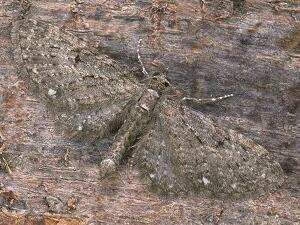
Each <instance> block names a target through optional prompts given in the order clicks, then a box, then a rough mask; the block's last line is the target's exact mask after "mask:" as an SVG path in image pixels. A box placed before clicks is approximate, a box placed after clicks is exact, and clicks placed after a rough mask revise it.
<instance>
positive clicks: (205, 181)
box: [133, 98, 283, 197]
mask: <svg viewBox="0 0 300 225" xmlns="http://www.w3.org/2000/svg"><path fill="white" fill-rule="evenodd" d="M153 117H154V119H153V123H152V125H151V126H149V128H148V131H147V132H146V134H145V135H144V136H143V138H141V140H140V141H139V142H138V143H137V148H136V150H135V154H134V158H133V160H134V161H135V163H136V164H137V165H138V167H139V168H140V169H141V171H142V174H143V176H144V177H146V178H147V180H148V181H150V182H151V184H152V186H153V187H155V188H156V189H157V190H158V191H159V192H162V193H165V194H175V195H176V194H182V193H190V192H192V193H198V192H203V193H206V194H208V195H212V196H220V197H221V196H236V197H239V196H240V195H247V194H251V193H260V192H263V191H267V190H274V189H276V188H277V187H278V186H280V185H281V184H282V182H283V171H282V169H281V167H280V165H279V164H278V163H277V162H275V161H273V160H272V159H271V158H270V156H269V153H268V152H267V151H266V150H265V149H264V148H263V147H261V146H260V145H258V144H256V143H254V142H253V141H251V140H249V139H248V138H245V137H244V136H243V135H241V134H238V133H236V132H234V131H231V130H223V129H221V128H219V127H217V126H216V125H215V124H214V123H213V122H212V121H211V120H210V119H209V118H207V117H206V116H205V115H204V114H202V113H199V112H195V111H192V110H191V109H189V108H187V107H185V106H181V104H180V102H179V101H178V100H174V99H173V100H172V99H167V98H162V100H161V101H160V102H159V103H158V105H157V107H156V109H155V112H154V114H153Z"/></svg>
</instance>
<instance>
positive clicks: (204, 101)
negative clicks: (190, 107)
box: [181, 94, 233, 105]
mask: <svg viewBox="0 0 300 225" xmlns="http://www.w3.org/2000/svg"><path fill="white" fill-rule="evenodd" d="M230 97H233V94H229V95H224V96H221V97H215V98H204V99H201V98H187V97H184V98H182V100H181V101H182V102H194V103H197V104H199V105H204V104H211V103H216V102H220V101H223V100H224V99H227V98H230Z"/></svg>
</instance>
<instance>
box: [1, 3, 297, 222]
mask: <svg viewBox="0 0 300 225" xmlns="http://www.w3.org/2000/svg"><path fill="white" fill-rule="evenodd" d="M22 2H23V3H24V4H25V3H26V1H22ZM30 2H31V8H30V10H29V11H28V15H27V16H28V17H30V18H40V19H44V20H47V21H49V22H54V23H56V24H58V25H61V26H65V27H66V28H67V29H70V30H74V31H76V30H79V31H80V32H74V33H75V34H76V35H78V36H81V37H82V38H86V39H87V40H88V41H89V42H90V43H91V44H94V45H95V43H96V44H97V45H96V46H97V47H98V48H99V49H100V50H102V51H103V52H105V53H107V54H109V55H110V56H112V57H114V58H116V59H120V60H122V61H123V62H126V63H128V64H131V65H134V66H139V65H138V62H137V59H136V45H137V42H138V40H139V38H143V40H144V41H145V44H144V47H143V48H142V50H141V54H142V57H143V59H144V61H145V64H146V65H145V66H146V68H147V69H148V71H151V72H154V71H157V70H161V69H165V68H166V67H168V68H169V78H170V80H171V81H172V82H173V83H175V84H176V85H177V86H178V88H180V89H181V90H183V91H184V92H185V93H187V95H190V96H192V97H209V96H216V95H217V96H218V95H223V94H228V93H232V92H233V93H235V94H236V95H237V96H238V97H237V98H236V101H234V102H233V103H232V104H230V105H220V106H212V107H207V108H205V109H203V108H201V109H199V110H202V111H203V112H205V113H208V114H210V115H212V116H213V117H214V119H215V120H216V121H219V123H221V124H222V125H223V126H225V127H230V128H233V129H235V130H238V131H240V132H242V133H243V134H244V135H246V136H248V137H250V138H252V139H254V140H256V141H257V142H259V143H260V144H262V145H263V146H264V147H265V148H266V149H268V150H269V151H270V152H272V154H273V156H274V157H275V158H276V159H277V160H279V161H280V162H281V165H282V166H283V167H284V169H285V171H286V174H287V181H286V185H285V186H284V187H283V188H282V189H281V190H280V191H278V192H276V193H272V194H270V195H267V196H262V197H258V198H256V199H246V200H243V201H240V202H226V201H225V202H224V201H221V200H212V199H207V198H203V197H199V196H198V197H196V196H195V197H190V198H187V199H162V198H160V197H158V196H156V195H154V194H152V193H151V192H149V191H148V190H147V189H146V188H145V185H144V184H143V183H142V181H140V180H139V179H138V177H137V175H136V174H135V173H134V172H130V170H129V168H127V169H126V168H124V170H123V171H122V173H121V174H120V175H117V176H116V178H115V180H110V181H106V182H99V180H98V176H97V174H98V163H99V161H100V159H101V156H102V155H103V152H105V151H107V150H108V149H109V140H108V141H107V144H105V143H102V144H101V145H99V146H86V145H84V144H80V143H73V142H70V141H69V140H68V139H66V138H64V137H63V136H62V135H61V134H60V133H59V132H58V131H57V130H56V129H55V127H54V125H53V121H52V119H51V118H49V116H48V114H47V112H46V111H45V108H44V106H43V105H42V104H41V103H39V102H37V101H36V99H35V98H34V97H33V96H30V95H29V93H28V91H27V90H26V89H25V88H24V87H25V85H24V84H22V82H20V80H18V78H17V77H16V74H15V68H14V62H13V60H12V54H11V53H12V50H13V49H12V46H11V41H10V30H11V23H12V22H14V21H15V20H16V19H17V17H18V15H19V12H20V10H21V8H20V5H19V2H18V1H11V0H7V1H3V2H2V3H3V4H2V6H3V7H1V9H0V16H1V19H0V30H1V32H0V40H1V42H0V53H1V54H0V104H1V107H0V128H1V132H2V133H3V135H4V136H5V139H6V149H5V153H4V156H5V158H6V159H7V161H8V162H9V165H10V167H11V169H12V174H11V175H8V174H7V173H6V172H5V170H4V171H1V173H0V177H1V178H0V179H1V181H0V182H1V183H2V184H3V187H2V189H3V190H1V192H2V191H9V190H11V191H13V192H14V193H15V194H16V196H17V199H19V200H20V201H21V202H25V203H26V207H25V209H23V208H19V209H18V210H17V212H18V211H19V212H18V213H17V214H18V215H17V216H18V217H20V218H22V215H23V214H22V215H20V213H25V214H24V215H29V217H30V216H32V215H31V213H32V212H35V213H37V214H39V215H41V214H44V213H46V212H49V210H50V207H49V202H47V201H45V198H46V197H49V196H52V197H54V198H56V199H58V202H62V203H63V204H60V205H62V207H61V208H58V210H61V211H60V214H68V215H70V216H71V217H80V218H81V219H82V221H84V222H83V223H84V224H91V223H93V222H94V223H96V224H97V223H100V222H102V223H104V224H126V223H127V224H143V223H144V224H160V223H164V224H189V223H191V224H193V223H194V224H197V223H198V224H216V223H219V224H252V223H255V222H257V223H259V224H263V223H269V224H283V223H284V224H297V223H300V222H299V220H300V215H299V210H300V209H299V197H300V195H299V184H300V175H299V174H300V162H299V160H300V158H299V121H298V120H299V119H298V118H299V98H300V96H299V76H300V75H299V68H300V61H299V58H297V57H294V55H295V54H299V51H300V50H299V35H297V33H298V32H299V22H297V21H299V17H300V16H299V13H297V12H294V11H293V12H291V11H287V10H276V9H275V8H274V6H276V4H280V3H278V2H277V3H276V2H275V1H274V3H266V2H265V1H259V0H256V1H254V0H251V1H246V2H245V3H244V4H241V5H240V6H238V7H237V8H235V9H233V11H232V12H234V14H230V15H229V17H228V18H213V17H214V16H215V15H216V16H218V17H220V14H222V10H221V11H218V13H215V14H214V13H209V12H210V11H209V12H208V14H207V15H206V16H205V15H204V14H205V10H213V9H214V6H212V8H209V7H208V6H207V7H206V8H205V7H203V5H201V4H199V1H153V2H151V1H134V2H128V1H117V0H116V1H85V2H84V3H83V4H81V6H78V7H80V8H81V10H82V12H81V13H80V15H79V17H78V16H76V15H77V14H76V15H74V12H71V6H72V5H74V4H75V2H73V1H63V2H61V1H30ZM201 2H202V1H200V3H201ZM212 2H213V1H212ZM241 2H242V1H241ZM287 3H288V4H287V5H284V8H286V7H291V8H295V7H297V6H296V5H295V4H296V2H295V1H294V2H293V1H287ZM233 5H234V4H233ZM279 6H280V5H279ZM279 9H280V8H279ZM75 11H76V10H75ZM229 11H230V10H227V11H225V12H223V13H224V15H225V16H224V17H226V16H228V12H229ZM91 31H92V32H91ZM67 152H68V154H67V157H66V153H67ZM65 159H67V160H65ZM74 199H75V200H74ZM68 202H69V206H68V204H67V203H68ZM72 202H73V203H74V204H75V205H76V207H75V209H74V207H73V206H72V205H74V204H72ZM3 210H6V209H3ZM20 210H25V212H23V211H22V212H20ZM5 215H6V216H4V214H1V215H0V218H1V219H3V218H4V219H7V220H8V219H9V220H11V221H13V222H6V224H10V223H15V220H14V219H13V216H12V215H11V214H10V212H9V213H8V214H5ZM4 219H3V220H2V221H4ZM21 222H22V221H20V222H18V223H19V224H20V223H21ZM61 222H63V220H61ZM2 223H4V224H5V222H2ZM29 224H30V223H29Z"/></svg>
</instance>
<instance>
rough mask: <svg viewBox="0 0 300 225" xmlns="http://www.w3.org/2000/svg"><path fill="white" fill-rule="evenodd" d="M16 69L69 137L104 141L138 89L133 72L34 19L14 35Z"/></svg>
mask: <svg viewBox="0 0 300 225" xmlns="http://www.w3.org/2000/svg"><path fill="white" fill-rule="evenodd" d="M12 40H13V42H14V44H15V46H16V52H15V56H16V59H17V64H18V70H19V74H20V76H22V77H23V78H24V79H25V80H26V81H28V83H29V84H30V87H31V89H32V90H33V91H35V92H36V93H37V94H38V95H39V96H40V97H41V98H42V99H45V100H46V102H47V103H48V105H49V106H50V107H48V108H49V109H51V111H52V112H53V114H54V115H56V116H57V118H56V120H57V121H58V123H60V124H59V125H60V127H64V128H66V129H65V130H68V131H71V132H70V133H71V134H72V135H73V136H79V137H82V136H85V137H90V138H91V137H102V136H103V135H104V134H106V133H107V132H110V131H112V130H113V129H115V128H116V126H120V125H121V122H122V115H123V114H124V113H123V110H126V106H128V104H129V103H130V100H131V99H132V97H133V96H136V93H139V91H140V89H141V87H140V86H141V85H140V84H139V83H138V81H137V80H136V79H134V78H133V77H134V76H130V73H133V70H130V68H128V67H126V66H125V65H121V64H120V63H118V62H116V61H114V60H113V59H111V58H109V57H108V56H106V55H103V54H99V53H97V51H96V50H95V49H93V48H91V47H88V46H86V42H85V41H83V40H81V39H79V38H78V37H76V36H74V35H72V34H71V33H68V32H66V31H64V30H62V29H60V28H59V27H57V26H53V25H51V24H49V23H46V22H42V21H35V20H22V21H19V22H17V23H16V25H15V26H14V29H13V32H12Z"/></svg>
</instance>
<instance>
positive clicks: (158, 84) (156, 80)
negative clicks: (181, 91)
mask: <svg viewBox="0 0 300 225" xmlns="http://www.w3.org/2000/svg"><path fill="white" fill-rule="evenodd" d="M169 86H170V82H169V81H168V80H167V78H166V76H165V74H160V75H157V76H154V77H152V78H151V80H150V82H149V85H148V88H149V89H152V90H154V91H156V92H157V93H158V94H161V93H162V92H163V91H164V90H165V89H166V88H168V87H169Z"/></svg>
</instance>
